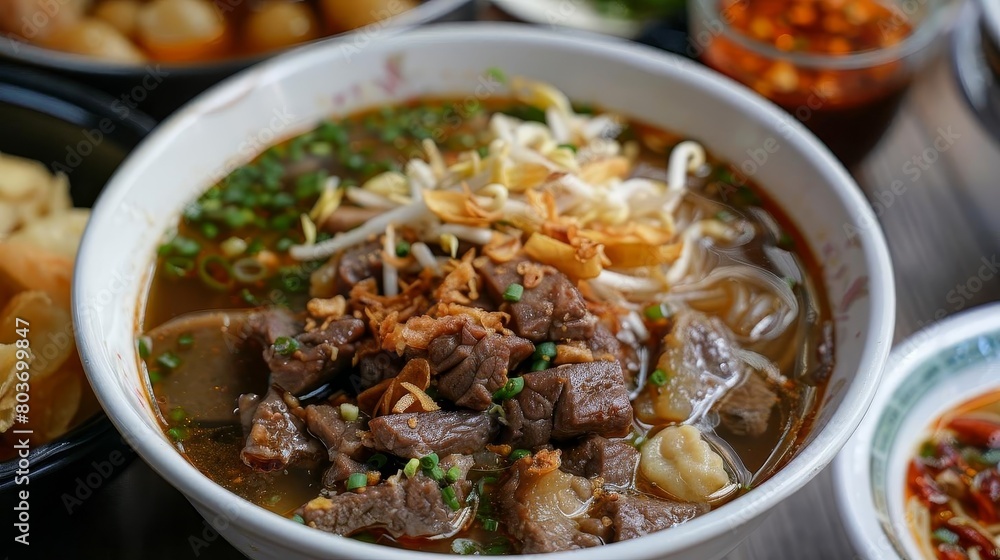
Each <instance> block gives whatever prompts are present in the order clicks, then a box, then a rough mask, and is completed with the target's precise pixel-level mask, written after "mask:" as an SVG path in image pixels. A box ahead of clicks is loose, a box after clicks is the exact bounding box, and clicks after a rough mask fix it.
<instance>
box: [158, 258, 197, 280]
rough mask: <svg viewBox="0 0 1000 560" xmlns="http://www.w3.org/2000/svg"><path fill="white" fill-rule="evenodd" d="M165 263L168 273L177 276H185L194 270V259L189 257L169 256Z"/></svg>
mask: <svg viewBox="0 0 1000 560" xmlns="http://www.w3.org/2000/svg"><path fill="white" fill-rule="evenodd" d="M163 265H164V267H165V268H166V270H167V274H169V275H171V276H176V277H177V278H184V277H185V276H187V275H188V273H190V272H191V271H192V270H194V261H193V260H191V259H189V258H187V257H168V258H167V260H165V261H163Z"/></svg>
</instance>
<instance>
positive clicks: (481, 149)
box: [476, 146, 490, 158]
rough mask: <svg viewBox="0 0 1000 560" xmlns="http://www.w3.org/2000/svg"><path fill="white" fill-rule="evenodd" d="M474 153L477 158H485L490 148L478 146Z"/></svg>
mask: <svg viewBox="0 0 1000 560" xmlns="http://www.w3.org/2000/svg"><path fill="white" fill-rule="evenodd" d="M476 152H477V153H478V154H479V157H481V158H486V157H489V155H490V148H489V146H480V147H479V148H477V149H476Z"/></svg>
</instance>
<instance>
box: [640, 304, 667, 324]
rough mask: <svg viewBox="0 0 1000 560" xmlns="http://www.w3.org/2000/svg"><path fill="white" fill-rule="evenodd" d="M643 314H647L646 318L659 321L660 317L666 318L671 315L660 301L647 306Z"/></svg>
mask: <svg viewBox="0 0 1000 560" xmlns="http://www.w3.org/2000/svg"><path fill="white" fill-rule="evenodd" d="M643 314H645V315H646V318H647V319H649V320H650V321H659V320H660V319H666V318H667V317H669V315H668V314H667V313H666V312H665V310H664V309H663V305H661V304H659V303H656V304H653V305H650V306H649V307H647V308H646V309H645V310H644V311H643Z"/></svg>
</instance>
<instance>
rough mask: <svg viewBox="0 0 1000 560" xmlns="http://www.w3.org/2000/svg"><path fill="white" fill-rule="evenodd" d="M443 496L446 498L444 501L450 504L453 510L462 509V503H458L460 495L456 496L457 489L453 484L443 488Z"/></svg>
mask: <svg viewBox="0 0 1000 560" xmlns="http://www.w3.org/2000/svg"><path fill="white" fill-rule="evenodd" d="M441 498H442V499H444V503H446V504H448V507H450V508H451V511H458V510H460V509H462V504H460V503H458V497H457V496H455V489H454V488H453V487H451V486H445V487H444V488H442V489H441Z"/></svg>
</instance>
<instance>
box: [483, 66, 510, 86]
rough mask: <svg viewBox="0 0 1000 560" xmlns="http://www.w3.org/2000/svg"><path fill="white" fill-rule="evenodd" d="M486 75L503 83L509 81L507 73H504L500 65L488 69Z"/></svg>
mask: <svg viewBox="0 0 1000 560" xmlns="http://www.w3.org/2000/svg"><path fill="white" fill-rule="evenodd" d="M486 75H487V76H489V77H490V78H493V79H494V80H496V81H498V82H500V83H501V84H506V83H507V74H505V73H504V71H503V70H501V69H500V68H499V67H496V66H493V67H491V68H490V69H489V70H487V71H486Z"/></svg>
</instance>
